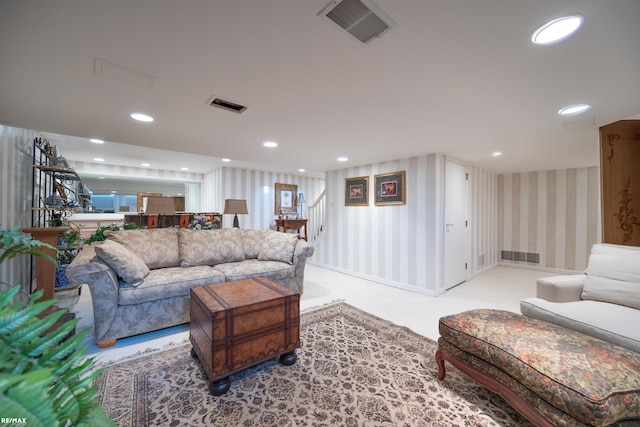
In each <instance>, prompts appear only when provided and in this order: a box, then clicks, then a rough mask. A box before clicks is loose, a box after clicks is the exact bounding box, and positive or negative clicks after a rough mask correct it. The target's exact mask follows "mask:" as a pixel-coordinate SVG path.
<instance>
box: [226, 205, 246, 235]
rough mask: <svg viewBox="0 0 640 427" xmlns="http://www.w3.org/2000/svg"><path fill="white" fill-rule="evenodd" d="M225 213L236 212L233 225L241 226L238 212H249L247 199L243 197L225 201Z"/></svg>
mask: <svg viewBox="0 0 640 427" xmlns="http://www.w3.org/2000/svg"><path fill="white" fill-rule="evenodd" d="M224 213H225V214H234V215H235V216H234V217H233V226H234V227H235V228H240V222H239V221H238V214H248V213H249V212H247V201H246V200H241V199H227V200H225V201H224Z"/></svg>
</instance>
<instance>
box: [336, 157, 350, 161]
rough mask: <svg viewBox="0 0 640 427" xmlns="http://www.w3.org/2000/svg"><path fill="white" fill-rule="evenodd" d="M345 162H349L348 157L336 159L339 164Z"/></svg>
mask: <svg viewBox="0 0 640 427" xmlns="http://www.w3.org/2000/svg"><path fill="white" fill-rule="evenodd" d="M347 160H349V158H348V157H338V161H339V162H346V161H347Z"/></svg>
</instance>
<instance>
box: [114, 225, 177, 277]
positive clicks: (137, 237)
mask: <svg viewBox="0 0 640 427" xmlns="http://www.w3.org/2000/svg"><path fill="white" fill-rule="evenodd" d="M104 235H105V236H106V237H107V239H108V240H113V241H115V242H118V243H120V244H121V245H122V246H124V247H125V248H127V249H129V250H130V251H131V252H133V253H135V254H136V255H138V256H139V257H140V258H141V259H142V260H143V261H144V263H145V264H147V267H149V269H151V270H153V269H156V268H164V267H177V266H179V265H180V252H179V250H178V230H177V229H176V228H153V229H136V230H120V231H105V232H104Z"/></svg>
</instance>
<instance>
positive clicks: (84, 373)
mask: <svg viewBox="0 0 640 427" xmlns="http://www.w3.org/2000/svg"><path fill="white" fill-rule="evenodd" d="M42 247H48V248H52V247H51V246H49V245H46V244H44V243H42V242H39V241H37V240H33V239H32V238H31V237H30V236H28V235H25V234H23V233H22V232H21V231H20V227H14V228H12V229H10V230H0V263H1V262H4V261H5V260H7V259H10V258H14V257H16V256H19V255H22V254H29V255H35V256H44V257H46V258H47V259H49V261H51V262H54V263H55V260H54V259H53V258H51V257H49V256H47V255H45V254H43V253H42V251H40V248H42ZM53 249H55V248H53ZM18 292H20V287H19V286H15V287H13V288H11V289H9V290H6V291H2V292H0V354H2V355H3V356H2V362H1V363H0V407H2V416H3V417H4V418H5V419H6V418H9V419H16V420H20V421H21V422H22V421H24V422H25V425H29V426H61V427H62V426H68V425H72V426H92V427H93V426H96V427H97V426H115V423H114V422H113V421H112V420H111V419H110V418H109V417H108V416H107V415H106V413H105V412H104V408H102V407H101V406H99V405H97V404H96V401H95V400H96V390H95V386H94V381H95V379H96V378H97V377H98V376H100V374H101V373H102V370H101V369H98V370H93V367H94V360H93V359H86V358H85V357H84V353H85V352H86V350H87V346H86V345H85V346H82V347H80V344H81V343H82V341H83V339H84V337H85V336H86V335H87V333H88V332H89V328H86V329H84V330H83V331H80V332H79V333H77V334H74V335H72V336H71V337H70V338H68V339H66V338H67V336H68V335H69V333H70V332H71V331H73V330H74V329H75V327H76V324H77V323H78V320H77V319H73V320H69V321H67V322H65V323H63V324H62V325H61V326H60V327H55V328H54V329H53V330H51V329H52V327H53V325H54V324H55V323H56V322H57V321H58V320H59V319H60V317H61V316H62V314H64V310H57V311H54V312H52V313H50V314H48V315H46V316H45V315H43V312H45V310H47V309H49V308H50V307H51V306H52V305H53V304H54V303H55V302H56V301H55V300H47V301H39V299H40V297H41V296H42V291H38V292H36V293H34V294H32V295H31V296H30V297H29V299H28V301H22V302H20V301H18V302H16V298H15V297H16V295H17V294H18ZM65 339H66V340H65Z"/></svg>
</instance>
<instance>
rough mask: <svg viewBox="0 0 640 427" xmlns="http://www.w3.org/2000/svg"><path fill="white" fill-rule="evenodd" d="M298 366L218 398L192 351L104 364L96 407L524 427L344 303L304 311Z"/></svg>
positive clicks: (285, 422)
mask: <svg viewBox="0 0 640 427" xmlns="http://www.w3.org/2000/svg"><path fill="white" fill-rule="evenodd" d="M300 322H301V325H300V326H301V327H300V341H301V348H299V349H298V350H297V354H298V360H297V362H296V363H295V364H294V365H292V366H283V365H281V364H280V363H278V361H277V360H275V359H274V360H273V361H268V362H265V363H262V364H260V365H257V366H254V367H252V368H249V369H247V370H245V371H243V372H240V373H238V374H235V375H233V376H232V377H231V388H230V389H229V391H227V392H226V393H225V394H224V395H222V396H218V397H215V396H212V395H211V394H210V393H209V388H208V384H209V381H208V378H207V376H206V374H205V373H204V371H203V369H202V368H201V366H200V364H199V362H198V360H197V359H194V358H193V357H191V354H190V351H191V346H190V345H189V344H186V345H180V346H177V347H174V348H171V349H169V350H163V351H158V352H155V353H152V354H149V355H145V356H142V357H138V358H134V359H129V360H125V361H121V362H117V363H115V364H113V365H110V366H109V367H107V369H106V370H105V371H104V373H103V374H102V375H101V376H100V378H99V379H98V380H97V382H96V385H97V388H98V391H99V392H100V393H101V397H100V399H99V400H100V402H99V403H100V404H101V405H103V406H104V408H105V410H106V412H107V413H108V414H109V415H110V416H111V418H112V419H113V420H114V421H115V422H116V424H118V425H119V426H123V427H124V426H229V427H239V426H242V427H252V426H256V427H257V426H260V427H265V426H278V427H301V426H352V427H356V426H363V427H364V426H376V427H377V426H394V427H395V426H407V427H408V426H424V427H427V426H432V427H448V426H456V427H487V426H500V427H522V426H531V424H530V423H529V422H528V421H526V420H525V419H524V418H522V417H521V416H520V415H519V414H518V413H516V412H515V411H514V410H513V409H512V408H511V407H510V406H509V405H508V404H507V403H506V402H505V401H504V400H502V399H501V398H500V397H499V396H497V395H495V394H493V393H491V392H489V391H487V390H486V389H484V388H483V387H480V386H478V385H477V384H476V383H475V382H473V381H472V380H470V379H468V378H467V377H466V376H465V375H464V374H462V373H461V372H459V371H458V370H457V369H455V368H453V367H452V366H450V365H448V366H447V376H446V379H445V380H444V381H442V382H441V381H438V379H437V378H436V375H437V372H438V367H437V364H436V362H435V357H434V355H435V351H436V346H437V345H436V343H435V342H434V341H433V340H430V339H428V338H425V337H423V336H420V335H417V334H416V333H414V332H412V331H411V330H409V329H407V328H404V327H400V326H397V325H395V324H393V323H391V322H388V321H386V320H383V319H380V318H378V317H375V316H373V315H371V314H368V313H366V312H364V311H361V310H359V309H357V308H354V307H352V306H350V305H347V304H345V303H336V304H332V305H328V306H323V307H321V308H318V309H315V310H310V311H306V312H303V313H302V315H301V320H300Z"/></svg>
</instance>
